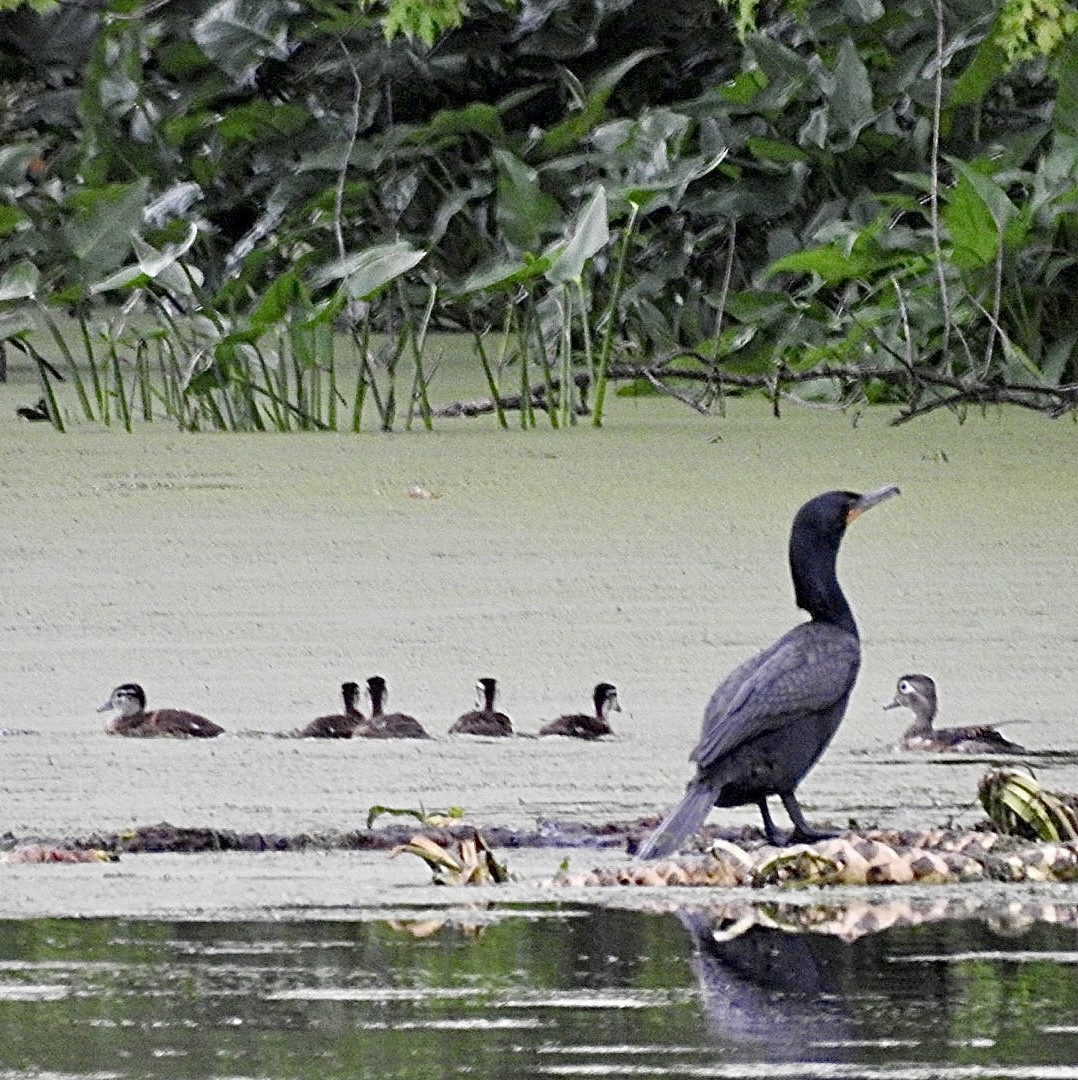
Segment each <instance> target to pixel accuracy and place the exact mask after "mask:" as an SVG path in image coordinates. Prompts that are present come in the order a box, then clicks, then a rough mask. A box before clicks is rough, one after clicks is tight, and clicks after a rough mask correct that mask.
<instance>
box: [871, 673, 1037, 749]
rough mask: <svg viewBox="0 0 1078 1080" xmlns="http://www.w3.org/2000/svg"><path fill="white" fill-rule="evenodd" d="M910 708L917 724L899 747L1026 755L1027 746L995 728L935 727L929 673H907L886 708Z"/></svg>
mask: <svg viewBox="0 0 1078 1080" xmlns="http://www.w3.org/2000/svg"><path fill="white" fill-rule="evenodd" d="M903 706H905V708H907V709H909V710H910V711H911V712H912V713H913V716H914V720H913V723H912V724H910V726H909V727H908V728H906V731H905V733H904V734H903V736H902V738H901V739H899V741H898V747H897V749H899V750H955V751H958V752H959V753H962V754H1024V753H1025V752H1026V749H1025V747H1024V746H1019V745H1018V743H1013V742H1011V741H1010V739H1005V738H1004V737H1003V736H1002V735H1001V734H1000V733H999V732H998V731H996V729H995V728H993V727H987V726H980V725H975V726H970V727H957V728H934V727H933V726H932V721H933V720H935V719H936V709H937V702H936V684H935V682H933V680H932V679H931V678H929V676H927V675H903V676H902V678H901V679H899V680H898V687H897V688H896V691H895V697H894V700H893V701H892V702H890V704H888V705H884V708H885V709H900V708H902V707H903Z"/></svg>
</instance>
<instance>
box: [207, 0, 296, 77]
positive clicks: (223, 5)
mask: <svg viewBox="0 0 1078 1080" xmlns="http://www.w3.org/2000/svg"><path fill="white" fill-rule="evenodd" d="M287 19H288V5H287V4H285V3H282V2H280V0H221V2H220V3H218V4H214V5H213V7H211V8H210V9H209V11H207V12H206V13H205V14H204V15H202V17H201V18H199V19H198V21H197V22H196V23H195V25H194V27H193V28H192V30H191V36H192V37H193V38H194V39H195V41H196V42H197V43H198V45H199V47H200V48H201V49H202V51H203V52H204V53H205V54H206V55H207V56H208V57H209V58H210V59H211V60H212V61H213V62H214V63H215V64H217V66H218V67H220V68H221V69H222V70H223V71H224V72H226V73H227V74H228V75H229V76H230V77H231V78H232V79H233V81H235V82H237V83H243V84H247V83H250V82H251V80H252V79H253V78H254V73H255V72H256V71H257V70H258V66H259V64H261V63H262V61H263V60H265V59H266V58H267V57H273V58H274V59H275V60H287V59H288V51H289V50H288V22H287Z"/></svg>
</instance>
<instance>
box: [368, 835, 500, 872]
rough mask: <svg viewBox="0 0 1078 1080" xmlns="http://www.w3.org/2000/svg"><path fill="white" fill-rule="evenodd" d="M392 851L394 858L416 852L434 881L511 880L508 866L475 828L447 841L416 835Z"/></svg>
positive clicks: (391, 854)
mask: <svg viewBox="0 0 1078 1080" xmlns="http://www.w3.org/2000/svg"><path fill="white" fill-rule="evenodd" d="M389 854H390V857H391V858H392V857H395V856H397V855H401V854H408V855H417V856H418V857H419V858H421V859H422V860H423V861H424V862H425V863H426V864H427V866H429V867H430V869H431V871H432V872H433V874H434V884H435V885H501V884H504V883H505V882H506V881H508V880H509V872H508V870H507V869H506V868H505V866H504V864H502V863H500V862H498V860H497V859H496V858H495V857H494V852H493V851H492V850H491V849H490V846H489V845H488V844H487V842H486V840H484V839H483V837H482V835H480V833H479V831H478V830H473V832H472V835H471V836H470V837H466V838H465V839H462V840H450V841H447V842H446V843H444V844H439V843H438V842H437V841H435V840H432V839H431V838H430V837H429V836H413V837H412V839H411V840H410V841H409V842H408V843H407V844H401V845H400V846H399V847H395V848H394V849H393V850H392V851H391V852H390V853H389Z"/></svg>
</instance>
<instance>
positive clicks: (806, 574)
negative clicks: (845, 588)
mask: <svg viewBox="0 0 1078 1080" xmlns="http://www.w3.org/2000/svg"><path fill="white" fill-rule="evenodd" d="M897 494H899V490H898V485H897V484H888V485H887V486H886V487H881V488H877V489H876V490H875V491H869V492H866V493H865V494H864V495H858V494H857V493H856V492H854V491H825V492H824V493H823V494H822V495H817V496H816V498H814V499H809V501H808V502H807V503H805V505H804V506H802V507H801V509H800V510H798V511H797V515H796V516H795V517H794V523H793V528H792V529H791V530H790V571H791V573H792V575H793V579H794V594H795V597H796V599H797V606H798V607H799V608H803V609H804V610H805V611H807V612H808V613H809V614H810V615H811V616H812V617H813V618H814V619H823V620H824V621H826V622H833V623H836V624H838V625H846V624H848V626H849V627H850V628H853V616H852V615H851V614H850V610H849V606H848V605H847V603H846V599H845V597H844V596H843V595H842V590H841V589H840V588H839V586H838V582H837V581H836V580H835V558H836V556H837V555H838V549H839V545H840V544H841V543H842V537H843V536H844V535H845V533H846V526H847V525H849V523H850V522H851V521H854V520H855V519H856V518H858V517H860V516H861V515H862V514H863V513H864V512H865V511H866V510H870V509H871V508H872V507H873V506H875V505H876V504H877V503H881V502H883V501H884V499H889V498H890V497H891V496H892V495H897ZM852 632H854V633H856V629H855V628H854V629H852Z"/></svg>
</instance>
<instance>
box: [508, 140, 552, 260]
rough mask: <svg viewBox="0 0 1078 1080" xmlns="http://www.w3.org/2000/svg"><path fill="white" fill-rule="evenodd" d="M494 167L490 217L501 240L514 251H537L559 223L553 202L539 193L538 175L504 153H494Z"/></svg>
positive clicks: (509, 154) (540, 191)
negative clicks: (493, 199) (494, 199)
mask: <svg viewBox="0 0 1078 1080" xmlns="http://www.w3.org/2000/svg"><path fill="white" fill-rule="evenodd" d="M494 160H495V162H496V163H497V165H498V180H497V188H496V190H497V193H498V195H497V202H496V203H495V208H494V214H495V219H496V220H497V223H498V226H499V228H500V229H501V231H502V232H503V233H504V234H505V238H506V239H507V240H508V241H509V243H510V244H512V245H513V246H514V247H518V248H523V249H525V250H528V249H529V248H531V249H534V248H537V247H539V246H540V245H541V244H542V242H543V238H544V237H545V236H548V235H549V234H550V233H552V232H553V231H555V230H556V229H557V228H558V226H559V225H560V224H561V221H562V211H561V206H560V205H559V204H558V201H557V199H555V198H554V197H553V196H552V195H548V194H547V193H546V192H545V191H543V189H542V187H541V186H540V183H539V173H538V172H537V171H536V170H535V169H533V168H532V167H531V166H530V165H527V164H525V163H524V162H523V161H521V160H520V158H518V157H517V156H516V155H515V154H511V153H509V151H508V150H495V151H494Z"/></svg>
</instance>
